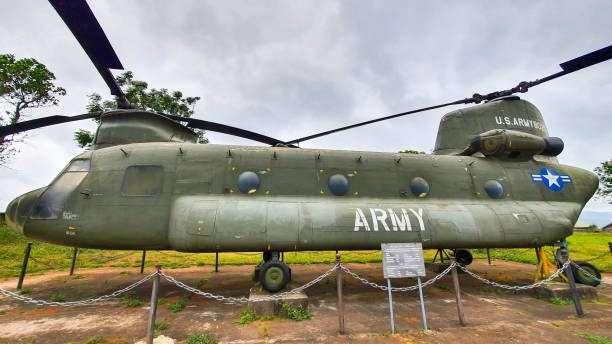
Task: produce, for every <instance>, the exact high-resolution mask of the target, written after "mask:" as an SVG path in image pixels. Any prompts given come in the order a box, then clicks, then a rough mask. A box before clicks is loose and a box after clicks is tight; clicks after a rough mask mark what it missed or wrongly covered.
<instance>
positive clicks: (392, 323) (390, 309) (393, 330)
mask: <svg viewBox="0 0 612 344" xmlns="http://www.w3.org/2000/svg"><path fill="white" fill-rule="evenodd" d="M387 287H388V288H389V313H391V333H395V322H394V321H393V299H392V298H391V279H390V278H387Z"/></svg>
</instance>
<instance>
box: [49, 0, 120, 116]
mask: <svg viewBox="0 0 612 344" xmlns="http://www.w3.org/2000/svg"><path fill="white" fill-rule="evenodd" d="M49 3H51V5H52V6H53V8H55V11H57V13H58V14H59V16H60V17H61V18H62V20H63V21H64V23H66V26H68V28H69V29H70V31H72V34H73V35H74V37H75V38H76V39H77V41H78V42H79V44H80V45H81V47H83V50H85V52H86V53H87V56H89V59H90V60H91V62H93V64H94V66H95V67H96V69H97V70H98V73H100V75H101V76H102V78H103V79H104V81H105V82H106V84H107V85H108V88H110V91H111V94H113V95H115V96H117V97H119V99H120V101H119V104H120V105H122V103H123V100H124V99H125V95H124V94H123V91H122V90H121V88H120V87H119V85H117V82H116V81H115V77H114V76H113V74H112V73H111V72H110V70H109V69H123V65H122V64H121V61H119V58H118V57H117V54H116V53H115V50H114V49H113V47H112V46H111V44H110V42H109V40H108V37H106V34H105V33H104V30H102V27H101V26H100V23H98V20H97V19H96V17H95V16H94V14H93V12H92V11H91V8H89V5H87V2H85V0H49Z"/></svg>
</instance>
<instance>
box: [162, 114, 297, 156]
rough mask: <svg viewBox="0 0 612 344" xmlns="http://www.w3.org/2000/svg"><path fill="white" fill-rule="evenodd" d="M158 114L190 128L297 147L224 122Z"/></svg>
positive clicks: (274, 144)
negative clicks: (185, 124)
mask: <svg viewBox="0 0 612 344" xmlns="http://www.w3.org/2000/svg"><path fill="white" fill-rule="evenodd" d="M159 114H160V115H162V116H165V117H168V118H170V119H173V120H175V121H177V122H183V123H187V126H188V127H190V128H195V129H204V130H209V131H214V132H217V133H223V134H228V135H233V136H238V137H242V138H245V139H249V140H253V141H257V142H261V143H266V144H269V145H272V146H277V145H280V146H288V147H292V148H297V147H296V146H293V145H290V144H287V143H286V142H284V141H281V140H278V139H275V138H272V137H269V136H265V135H261V134H258V133H255V132H252V131H248V130H244V129H240V128H236V127H232V126H229V125H225V124H220V123H215V122H209V121H204V120H201V119H195V118H188V117H180V116H172V115H168V114H165V113H159Z"/></svg>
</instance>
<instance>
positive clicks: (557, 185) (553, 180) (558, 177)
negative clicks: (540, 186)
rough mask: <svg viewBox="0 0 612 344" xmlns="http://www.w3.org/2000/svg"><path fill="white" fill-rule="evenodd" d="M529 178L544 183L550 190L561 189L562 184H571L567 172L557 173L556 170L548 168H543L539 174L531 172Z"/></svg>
mask: <svg viewBox="0 0 612 344" xmlns="http://www.w3.org/2000/svg"><path fill="white" fill-rule="evenodd" d="M531 180H532V181H534V182H536V183H544V185H546V187H547V188H549V189H550V190H552V191H559V190H561V189H563V185H565V184H571V183H572V178H571V177H570V176H568V175H567V174H559V173H557V171H555V170H552V169H550V168H543V169H541V170H540V174H536V173H532V174H531Z"/></svg>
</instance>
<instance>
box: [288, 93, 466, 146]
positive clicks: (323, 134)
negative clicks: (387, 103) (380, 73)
mask: <svg viewBox="0 0 612 344" xmlns="http://www.w3.org/2000/svg"><path fill="white" fill-rule="evenodd" d="M466 101H467V99H462V100H457V101H454V102H452V103H446V104H440V105H435V106H429V107H425V108H421V109H416V110H411V111H406V112H402V113H398V114H395V115H390V116H385V117H380V118H376V119H372V120H369V121H365V122H361V123H356V124H352V125H347V126H345V127H341V128H337V129H332V130H328V131H324V132H321V133H318V134H314V135H310V136H305V137H301V138H299V139H295V140H290V141H287V142H285V144H293V143H300V142H304V141H307V140H312V139H315V138H317V137H321V136H325V135H329V134H333V133H337V132H339V131H343V130H348V129H353V128H357V127H361V126H363V125H368V124H372V123H376V122H381V121H385V120H388V119H392V118H396V117H401V116H406V115H410V114H413V113H417V112H423V111H427V110H433V109H439V108H441V107H445V106H449V105H457V104H466Z"/></svg>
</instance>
